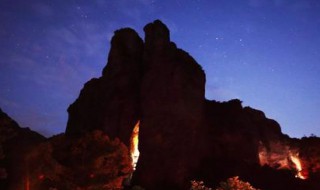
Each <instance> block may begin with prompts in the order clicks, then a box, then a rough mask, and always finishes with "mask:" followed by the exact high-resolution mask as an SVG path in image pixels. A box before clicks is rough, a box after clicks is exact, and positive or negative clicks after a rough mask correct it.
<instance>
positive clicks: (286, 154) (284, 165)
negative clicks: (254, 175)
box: [258, 142, 308, 179]
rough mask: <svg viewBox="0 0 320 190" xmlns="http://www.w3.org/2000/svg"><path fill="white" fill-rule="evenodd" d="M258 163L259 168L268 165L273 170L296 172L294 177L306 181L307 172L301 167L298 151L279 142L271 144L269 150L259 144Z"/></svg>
mask: <svg viewBox="0 0 320 190" xmlns="http://www.w3.org/2000/svg"><path fill="white" fill-rule="evenodd" d="M258 156H259V162H260V165H261V166H264V165H268V166H270V167H272V168H275V169H289V170H296V172H297V173H296V177H297V178H300V179H307V178H308V172H307V171H305V170H304V169H303V167H302V164H301V161H300V158H299V151H298V150H297V149H295V150H293V149H292V148H290V147H289V146H288V145H285V144H281V143H279V142H272V143H270V145H269V150H267V148H266V147H265V146H264V145H263V144H262V143H261V142H260V146H259V155H258Z"/></svg>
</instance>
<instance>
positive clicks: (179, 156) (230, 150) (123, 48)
mask: <svg viewBox="0 0 320 190" xmlns="http://www.w3.org/2000/svg"><path fill="white" fill-rule="evenodd" d="M144 31H145V40H144V42H143V41H142V39H140V37H139V36H138V35H137V33H136V32H135V31H134V30H132V29H121V30H118V31H116V32H115V36H114V37H113V39H112V42H111V49H110V53H109V58H108V64H107V66H106V67H105V68H104V70H103V73H102V76H101V77H100V78H98V79H92V80H90V81H89V82H87V83H86V84H85V86H84V88H83V89H82V91H81V93H80V96H79V98H78V99H77V100H76V101H75V102H74V103H73V104H72V105H70V107H69V109H68V112H69V120H68V124H67V129H66V134H67V135H70V136H73V135H83V134H84V133H86V132H88V131H92V130H95V129H100V130H103V131H104V132H106V133H107V134H108V135H109V136H110V137H112V138H114V137H118V138H120V140H121V141H122V142H124V143H125V144H126V145H127V146H128V147H130V146H131V150H132V153H133V156H132V157H133V158H136V157H137V151H136V146H132V145H131V142H134V141H136V140H137V138H136V137H137V136H135V137H134V136H132V134H135V131H136V129H137V128H136V127H137V125H138V126H139V139H138V140H139V151H140V155H139V160H138V163H137V165H136V170H135V172H134V174H133V178H132V184H134V185H139V186H142V187H143V188H145V189H151V190H157V189H159V190H160V189H175V190H179V189H181V190H182V189H188V188H189V185H190V180H193V179H200V180H204V181H205V182H206V184H208V185H209V186H215V185H216V184H217V183H218V182H220V181H223V180H225V179H226V178H229V177H233V176H240V177H241V179H243V180H245V181H249V182H250V183H251V184H253V185H254V186H255V187H257V188H261V189H269V190H278V189H299V190H302V189H304V190H305V189H308V190H319V189H320V184H319V183H313V182H314V181H315V180H317V179H320V177H319V176H318V177H317V175H319V174H316V175H313V176H314V177H310V178H308V179H307V180H303V181H302V180H300V179H299V178H295V175H297V176H298V177H300V178H306V176H307V175H306V173H307V172H306V170H308V171H309V170H313V172H314V173H317V171H319V170H318V169H319V168H320V167H318V166H319V164H318V165H317V164H314V163H320V161H319V160H317V159H315V158H318V157H320V153H317V152H315V151H312V150H310V149H306V148H305V147H307V146H308V144H310V143H309V140H305V141H303V140H302V141H296V140H294V139H290V138H289V137H288V136H286V135H284V134H282V132H281V128H280V126H279V124H278V123H277V122H276V121H274V120H272V119H268V118H266V117H265V115H264V113H263V112H262V111H259V110H255V109H252V108H250V107H242V105H241V101H240V100H231V101H228V102H222V103H221V102H216V101H209V100H206V99H205V96H204V94H205V91H204V88H205V74H204V71H203V70H202V68H201V66H200V65H199V64H198V63H197V62H196V61H195V60H194V59H193V58H192V57H191V56H190V55H189V54H188V53H186V52H184V51H183V50H181V49H178V48H177V47H176V45H175V44H174V43H173V42H171V41H170V34H169V30H168V28H167V27H166V26H165V25H164V24H163V23H162V22H161V21H158V20H157V21H154V22H153V23H150V24H148V25H146V26H145V28H144ZM132 132H133V133H132ZM304 143H305V145H303V144H304ZM319 143H320V140H319V139H317V140H315V142H313V143H311V144H313V146H312V147H320V145H319ZM261 145H263V146H262V147H261ZM279 145H281V146H279ZM282 145H283V146H282ZM318 145H319V146H318ZM278 146H279V147H278ZM275 147H276V148H275ZM315 149H316V150H319V148H315ZM293 150H299V151H296V152H295V151H293ZM134 152H135V153H136V154H135V153H134ZM279 152H281V154H279ZM283 152H285V153H283ZM319 152H320V151H319ZM297 153H299V156H298V154H297ZM134 154H135V155H134ZM310 163H312V164H310ZM299 164H300V165H301V166H299ZM260 165H268V166H264V167H261V166H260ZM269 166H270V167H269ZM300 167H301V168H300ZM305 168H307V169H305ZM278 169H282V170H278ZM291 170H293V171H291ZM270 181H272V182H274V183H270Z"/></svg>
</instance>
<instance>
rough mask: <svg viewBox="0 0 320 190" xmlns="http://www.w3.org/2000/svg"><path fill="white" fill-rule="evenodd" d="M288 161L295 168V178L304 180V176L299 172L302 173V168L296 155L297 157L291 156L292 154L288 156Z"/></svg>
mask: <svg viewBox="0 0 320 190" xmlns="http://www.w3.org/2000/svg"><path fill="white" fill-rule="evenodd" d="M290 159H291V161H292V162H293V164H294V165H295V166H296V170H297V175H296V177H297V178H300V179H306V177H305V176H303V175H302V173H301V171H302V166H301V162H300V159H299V156H298V154H297V155H293V154H292V153H291V154H290Z"/></svg>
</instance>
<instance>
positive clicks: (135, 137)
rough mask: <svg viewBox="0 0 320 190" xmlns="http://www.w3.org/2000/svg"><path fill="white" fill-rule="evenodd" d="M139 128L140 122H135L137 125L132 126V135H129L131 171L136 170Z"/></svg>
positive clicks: (138, 153)
mask: <svg viewBox="0 0 320 190" xmlns="http://www.w3.org/2000/svg"><path fill="white" fill-rule="evenodd" d="M139 126H140V121H138V122H137V124H136V125H135V126H134V128H133V131H132V135H131V144H130V154H131V158H132V166H133V169H134V170H135V169H136V166H137V162H138V159H139V155H140V152H139V149H138V144H139Z"/></svg>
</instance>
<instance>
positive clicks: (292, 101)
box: [0, 0, 320, 137]
mask: <svg viewBox="0 0 320 190" xmlns="http://www.w3.org/2000/svg"><path fill="white" fill-rule="evenodd" d="M155 19H160V20H162V21H163V22H164V23H165V24H166V25H167V26H168V27H169V29H170V31H171V40H172V41H174V42H175V43H176V44H177V46H178V47H179V48H182V49H184V50H185V51H187V52H189V53H190V54H191V55H192V56H193V57H194V58H195V59H196V60H197V62H198V63H199V64H200V65H201V66H202V67H203V69H204V70H205V72H206V76H207V83H206V98H208V99H214V100H218V101H227V100H230V99H234V98H239V99H241V100H242V101H243V105H244V106H250V107H253V108H256V109H259V110H262V111H264V112H265V114H266V116H267V117H269V118H272V119H275V120H277V121H278V122H279V123H280V125H281V126H282V131H283V132H284V133H286V134H289V135H290V136H291V137H303V136H309V135H311V134H315V135H317V136H320V32H319V31H320V1H318V0H241V1H240V0H90V1H88V0H55V1H51V0H28V1H25V0H0V57H1V59H0V108H1V109H2V110H3V111H4V112H6V113H8V114H9V115H10V116H11V117H12V118H14V119H15V120H16V121H17V122H18V123H19V124H20V125H21V126H23V127H30V128H31V129H33V130H36V131H38V132H40V133H41V134H43V135H45V136H51V135H53V134H57V133H61V132H63V131H64V130H65V126H66V122H67V118H68V114H67V111H66V110H67V108H68V106H69V105H70V104H71V103H72V102H73V101H74V100H75V99H76V98H77V97H78V95H79V92H80V90H81V89H82V87H83V84H84V83H85V82H86V81H88V80H89V79H91V78H93V77H99V76H101V71H102V68H103V67H104V66H105V64H106V59H107V54H108V51H109V49H110V44H109V43H110V39H111V38H112V35H113V31H115V30H117V29H119V28H123V27H131V28H133V29H135V30H136V31H137V32H138V33H139V34H140V36H141V37H142V38H143V37H144V34H143V29H142V28H143V27H144V26H145V25H146V24H147V23H149V22H152V21H153V20H155Z"/></svg>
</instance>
